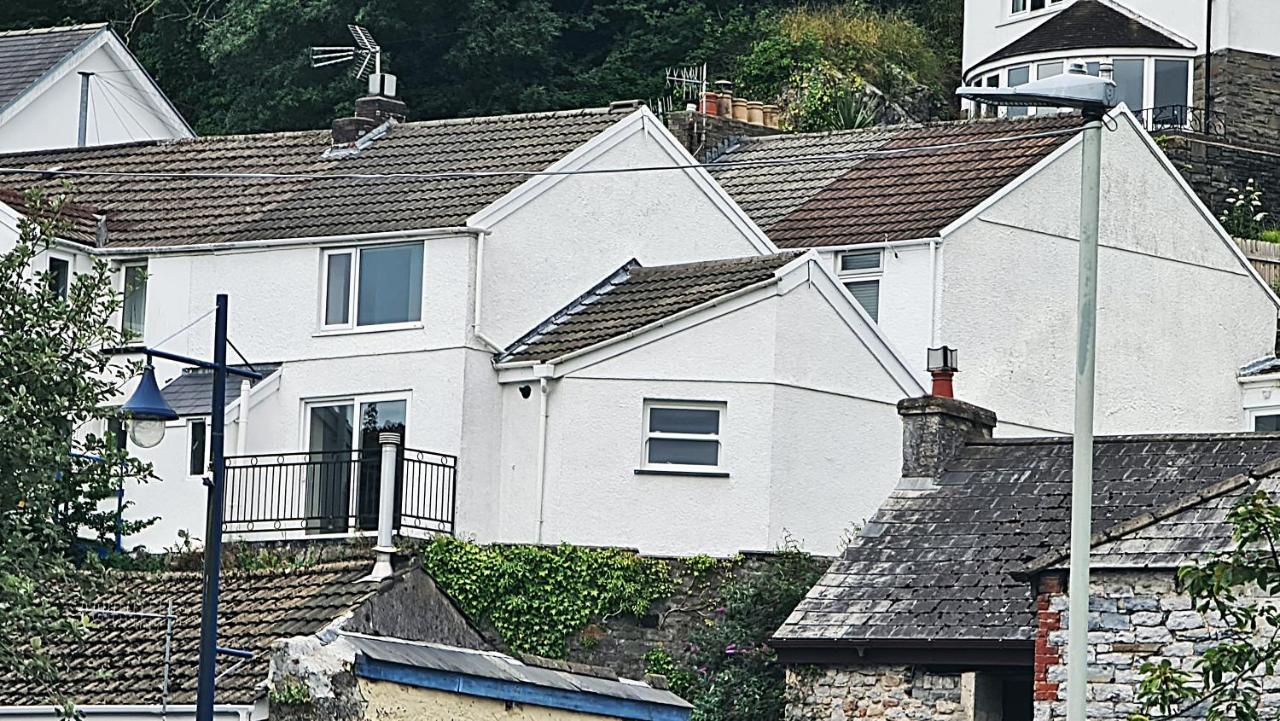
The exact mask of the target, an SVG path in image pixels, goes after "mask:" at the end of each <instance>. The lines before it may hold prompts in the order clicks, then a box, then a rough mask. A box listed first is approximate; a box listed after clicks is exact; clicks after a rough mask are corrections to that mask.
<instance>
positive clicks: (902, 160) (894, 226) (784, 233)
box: [707, 116, 1081, 248]
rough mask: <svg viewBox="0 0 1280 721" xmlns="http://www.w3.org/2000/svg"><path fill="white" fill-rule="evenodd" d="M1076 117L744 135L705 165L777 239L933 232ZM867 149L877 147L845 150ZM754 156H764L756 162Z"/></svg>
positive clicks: (1051, 144)
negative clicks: (740, 139) (752, 136)
mask: <svg viewBox="0 0 1280 721" xmlns="http://www.w3.org/2000/svg"><path fill="white" fill-rule="evenodd" d="M1080 122H1081V121H1080V118H1079V117H1075V116H1054V117H1033V118H1025V119H1020V120H1007V119H1004V120H973V121H964V122H952V123H934V124H928V125H898V126H887V127H877V128H870V129H867V130H853V131H843V132H836V133H811V134H798V135H775V136H765V137H759V138H744V139H742V141H741V142H740V143H739V144H738V145H736V146H734V147H732V148H730V149H729V150H728V151H726V152H725V153H724V154H722V155H721V156H720V157H718V158H716V161H715V162H713V163H711V164H709V165H708V166H707V168H708V170H709V171H711V173H712V174H713V175H714V176H715V178H716V180H717V181H719V182H720V184H721V185H722V186H724V188H725V190H727V191H728V192H729V194H730V195H731V196H732V197H733V199H734V200H735V201H737V203H738V205H739V206H741V207H742V209H743V210H744V211H746V213H747V214H748V215H749V216H751V218H752V220H754V221H755V222H756V224H757V225H759V226H760V227H761V228H762V229H763V230H764V231H765V233H767V234H768V236H769V238H770V239H771V240H773V242H774V243H775V244H776V245H777V246H778V247H780V248H809V247H820V246H832V245H850V244H857V243H880V242H885V241H892V240H916V239H921V238H933V237H937V236H938V234H939V233H940V232H941V231H942V229H943V228H945V227H946V226H947V225H948V224H950V223H951V222H952V221H955V220H957V219H959V218H960V217H961V216H963V215H964V214H965V213H966V212H968V211H970V210H972V209H973V208H974V207H975V206H977V205H978V204H979V203H981V202H982V201H983V200H985V199H986V198H988V197H990V196H991V195H993V194H994V193H995V192H996V191H998V190H1000V189H1001V188H1003V187H1004V186H1006V185H1008V184H1009V183H1010V182H1012V181H1013V180H1014V179H1016V178H1017V177H1018V176H1020V175H1021V174H1022V173H1024V172H1026V171H1027V170H1030V169H1031V168H1032V167H1033V166H1034V165H1035V164H1036V163H1038V162H1040V161H1041V160H1043V159H1044V158H1045V157H1046V156H1048V155H1049V154H1050V153H1052V152H1053V151H1054V150H1056V149H1057V148H1058V147H1060V146H1061V145H1063V144H1064V143H1066V142H1067V141H1068V140H1070V138H1071V137H1072V136H1073V135H1074V133H1073V132H1072V131H1073V130H1074V129H1076V128H1078V127H1079V126H1080ZM869 151H876V152H877V153H880V154H877V155H875V156H870V157H866V156H863V157H856V156H855V157H849V155H850V154H857V153H866V152H869ZM790 161H794V162H790ZM761 162H763V163H768V164H756V165H753V163H761ZM716 163H720V164H721V165H720V166H719V167H717V164H716ZM734 163H739V164H738V165H734Z"/></svg>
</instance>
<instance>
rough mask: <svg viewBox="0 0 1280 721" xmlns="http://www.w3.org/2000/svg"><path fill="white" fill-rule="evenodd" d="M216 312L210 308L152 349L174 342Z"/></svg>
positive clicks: (154, 345) (155, 344)
mask: <svg viewBox="0 0 1280 721" xmlns="http://www.w3.org/2000/svg"><path fill="white" fill-rule="evenodd" d="M215 310H217V308H210V309H209V310H206V311H205V312H204V314H203V315H201V316H199V317H197V318H196V319H195V320H193V321H191V322H190V323H188V324H186V325H184V326H182V327H181V328H179V329H177V330H175V331H174V332H172V333H170V334H169V335H168V336H165V338H163V339H162V340H160V341H159V342H157V343H153V344H152V345H151V347H152V348H159V347H160V346H162V345H164V344H165V343H168V342H169V341H171V340H173V339H174V338H177V337H178V336H180V335H182V334H183V333H186V332H187V331H189V330H191V328H192V326H194V325H195V324H196V323H199V322H200V321H202V320H204V319H205V318H208V317H209V316H211V315H213V312H214V311H215ZM237 352H239V351H237ZM241 357H243V356H241Z"/></svg>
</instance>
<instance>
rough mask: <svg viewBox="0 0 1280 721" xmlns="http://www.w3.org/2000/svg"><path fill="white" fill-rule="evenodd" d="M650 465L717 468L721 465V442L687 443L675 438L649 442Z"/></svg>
mask: <svg viewBox="0 0 1280 721" xmlns="http://www.w3.org/2000/svg"><path fill="white" fill-rule="evenodd" d="M649 462H650V463H679V464H682V465H688V466H715V465H719V463H720V442H719V441H686V440H680V439H675V438H652V439H650V440H649Z"/></svg>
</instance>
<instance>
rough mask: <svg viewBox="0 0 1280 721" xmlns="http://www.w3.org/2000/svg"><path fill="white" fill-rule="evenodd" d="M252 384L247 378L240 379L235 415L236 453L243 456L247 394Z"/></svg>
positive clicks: (246, 434)
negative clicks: (238, 399)
mask: <svg viewBox="0 0 1280 721" xmlns="http://www.w3.org/2000/svg"><path fill="white" fill-rule="evenodd" d="M252 389H253V386H252V385H251V384H250V383H249V381H248V380H247V379H242V380H241V381H240V408H239V411H240V412H239V414H238V415H237V416H236V455H237V456H243V455H244V449H245V446H246V445H247V444H248V440H249V394H250V393H252V392H253V390H252Z"/></svg>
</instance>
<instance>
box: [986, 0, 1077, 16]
mask: <svg viewBox="0 0 1280 721" xmlns="http://www.w3.org/2000/svg"><path fill="white" fill-rule="evenodd" d="M1000 1H1001V2H1003V3H1004V8H1005V12H1006V13H1007V16H1008V17H1010V18H1017V19H1019V20H1020V19H1022V18H1028V17H1033V16H1036V15H1040V14H1043V13H1047V12H1053V11H1055V10H1061V9H1062V8H1063V6H1064V5H1065V3H1066V0H1044V7H1042V8H1037V9H1035V10H1032V9H1031V2H1032V0H1000ZM1019 3H1020V4H1021V5H1022V9H1021V10H1017V9H1015V8H1014V5H1015V4H1019Z"/></svg>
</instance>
